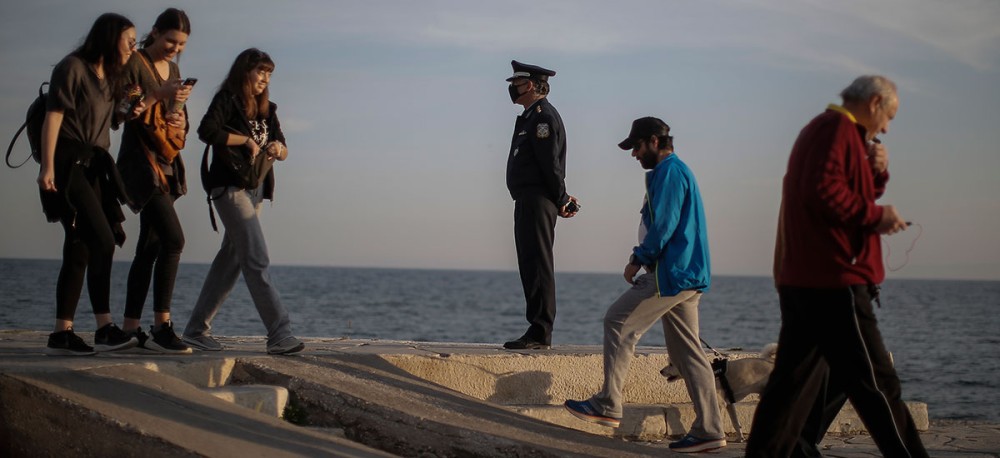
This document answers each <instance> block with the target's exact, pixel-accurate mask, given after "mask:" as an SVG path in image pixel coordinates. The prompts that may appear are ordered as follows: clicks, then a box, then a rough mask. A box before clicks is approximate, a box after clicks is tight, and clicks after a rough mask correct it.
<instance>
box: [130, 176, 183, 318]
mask: <svg viewBox="0 0 1000 458" xmlns="http://www.w3.org/2000/svg"><path fill="white" fill-rule="evenodd" d="M171 181H173V180H171ZM175 199H176V197H175V196H173V195H171V194H167V193H164V192H162V191H154V192H153V195H152V196H150V198H149V201H147V202H146V204H145V205H144V206H143V207H142V211H141V212H140V213H139V240H138V241H137V242H136V245H135V258H133V259H132V267H131V269H129V272H128V291H127V292H126V293H125V318H133V319H137V320H138V319H139V318H141V317H142V309H143V306H144V305H145V303H146V295H147V294H148V293H149V284H150V282H152V283H153V311H154V312H156V313H169V312H170V303H171V301H172V299H173V294H174V281H175V279H176V278H177V266H178V264H179V263H180V260H181V251H183V250H184V231H183V229H182V228H181V222H180V220H179V219H178V218H177V212H176V211H174V200H175Z"/></svg>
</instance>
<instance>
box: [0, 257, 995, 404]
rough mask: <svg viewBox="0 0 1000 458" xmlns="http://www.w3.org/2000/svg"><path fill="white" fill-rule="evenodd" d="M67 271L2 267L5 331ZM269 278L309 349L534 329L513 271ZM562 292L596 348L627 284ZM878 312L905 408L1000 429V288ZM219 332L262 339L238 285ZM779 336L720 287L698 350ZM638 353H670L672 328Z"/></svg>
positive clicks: (938, 285) (580, 332)
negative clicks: (913, 404) (924, 407)
mask: <svg viewBox="0 0 1000 458" xmlns="http://www.w3.org/2000/svg"><path fill="white" fill-rule="evenodd" d="M58 269H59V262H58V261H42V260H30V261H29V260H10V259H0V329H36V330H48V329H50V327H51V326H52V321H53V317H54V314H55V306H54V305H53V302H54V296H55V294H54V292H53V291H54V285H55V279H56V275H57V274H58ZM207 270H208V266H207V265H202V264H182V265H181V268H180V272H179V274H178V280H177V287H176V290H175V293H174V306H173V315H174V318H175V320H176V321H177V322H178V326H179V327H181V328H183V326H184V324H185V323H186V320H187V317H188V316H189V315H190V311H191V308H192V306H193V304H194V301H195V299H196V298H197V295H198V292H199V290H200V288H201V283H202V280H203V279H204V278H205V273H206V272H207ZM127 273H128V264H127V263H116V264H115V266H114V278H113V281H114V284H113V286H112V291H113V297H112V298H113V301H112V302H113V305H112V313H113V314H114V315H115V316H116V321H119V323H120V318H119V317H120V316H121V313H122V311H123V305H122V303H123V301H124V296H125V277H126V275H127ZM272 275H273V277H274V282H275V284H276V285H277V286H278V289H279V291H280V292H281V295H282V299H283V301H284V302H285V304H286V305H287V306H288V308H289V309H290V312H291V314H292V321H293V327H294V329H295V332H296V333H297V334H298V335H301V336H310V337H351V338H362V339H369V338H373V339H390V340H416V341H440V342H497V343H499V342H503V341H505V340H508V339H512V338H515V337H518V336H520V335H521V333H522V332H523V331H524V329H525V327H526V324H525V321H524V318H523V315H524V306H523V299H522V296H521V289H520V283H519V281H518V277H517V274H516V273H515V272H484V271H442V270H392V269H354V268H332V267H288V266H274V267H273V268H272ZM557 285H558V299H559V313H558V315H557V320H556V332H555V335H554V339H553V340H554V342H553V343H554V344H556V345H559V344H591V345H599V344H600V342H601V324H600V321H601V318H602V317H603V314H604V311H605V310H606V309H607V307H608V305H610V304H611V302H613V301H614V299H615V298H617V297H618V295H619V294H621V292H622V291H624V290H625V289H626V287H627V285H626V284H625V283H624V281H623V280H622V279H621V277H620V275H618V274H580V273H563V274H558V275H557ZM882 304H883V307H882V308H881V309H878V310H877V314H878V317H879V320H880V327H881V329H882V332H883V335H884V337H885V340H886V344H887V346H888V347H889V349H890V351H892V352H893V355H894V357H895V360H896V364H897V368H898V370H899V374H900V377H901V379H902V381H903V395H904V398H906V399H907V400H915V401H923V402H926V403H927V404H928V406H929V409H930V415H931V417H932V418H937V419H963V420H985V421H990V422H994V423H997V422H1000V412H998V410H997V408H996V406H998V405H1000V389H998V388H1000V387H998V380H1000V336H998V330H1000V318H998V317H997V313H996V312H997V306H998V305H1000V282H972V281H927V280H890V281H887V282H886V284H885V285H883V301H882ZM151 309H152V305H151V304H150V303H147V309H146V311H145V319H144V321H145V324H146V325H148V324H149V322H150V320H151V316H150V315H151V313H152V312H151ZM89 317H90V303H89V301H88V300H87V299H86V294H84V298H83V299H82V300H81V303H80V307H79V308H78V310H77V321H78V325H77V328H79V329H80V330H86V331H90V330H92V328H93V321H92V320H91V319H90V318H89ZM214 324H215V328H214V330H213V332H216V333H218V334H222V335H262V334H264V333H265V330H264V327H263V325H262V324H261V322H260V319H259V318H258V317H257V313H256V311H255V309H254V308H253V304H252V302H251V300H250V296H249V294H248V292H247V290H246V287H245V285H244V284H243V283H242V281H241V282H240V283H238V284H237V286H236V289H235V290H234V291H233V294H232V296H231V297H230V298H229V301H228V302H227V303H226V305H225V306H224V307H223V309H222V311H221V312H220V313H219V316H218V317H217V318H216V320H215V323H214ZM779 325H780V317H779V312H778V305H777V296H776V294H775V292H774V289H773V287H772V283H771V279H770V278H765V277H717V278H715V279H714V280H713V286H712V290H711V291H710V292H709V293H708V294H706V295H705V297H704V299H703V300H702V304H701V332H702V337H703V338H704V339H705V340H706V341H707V342H708V343H710V344H711V345H712V346H714V347H716V348H734V347H740V348H745V349H748V350H757V349H759V348H760V347H762V346H763V345H764V344H767V343H769V342H773V341H776V340H777V335H778V328H779ZM641 344H642V345H655V346H660V345H663V331H662V329H660V328H659V326H654V327H653V328H652V329H651V330H650V331H649V333H647V334H646V335H645V336H644V337H643V340H642V342H641Z"/></svg>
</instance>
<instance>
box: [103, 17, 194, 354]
mask: <svg viewBox="0 0 1000 458" xmlns="http://www.w3.org/2000/svg"><path fill="white" fill-rule="evenodd" d="M190 33H191V22H190V21H189V20H188V16H187V14H186V13H185V12H184V11H182V10H179V9H176V8H168V9H167V10H166V11H164V12H163V13H161V14H160V15H159V16H158V17H157V18H156V22H155V23H154V24H153V30H152V31H150V32H149V34H148V35H146V37H145V38H144V39H143V40H142V48H141V49H139V51H137V52H135V53H133V54H132V58H131V59H129V61H128V64H126V66H125V78H126V82H127V84H128V85H129V86H133V85H136V86H138V87H139V88H141V90H142V93H143V94H146V101H145V102H146V106H147V107H148V108H147V110H150V111H148V112H147V113H145V114H144V116H142V117H140V118H139V119H135V120H133V121H129V122H127V123H125V129H124V132H122V145H121V148H120V149H119V150H118V170H119V171H121V175H122V179H123V180H124V182H125V188H126V190H127V191H128V193H129V196H130V197H131V198H132V204H133V209H132V210H133V211H136V212H138V213H139V239H138V240H137V241H136V245H135V258H133V260H132V267H131V269H129V273H128V290H127V292H126V294H125V320H124V322H123V324H122V327H123V328H124V329H125V332H128V333H129V334H132V335H135V336H136V337H137V338H138V339H139V346H141V347H144V348H147V349H150V350H153V351H158V352H161V353H172V354H186V353H191V348H190V347H188V346H187V345H185V344H184V342H181V339H180V338H178V337H177V334H175V333H174V328H173V323H172V322H171V321H170V303H171V301H172V298H173V292H174V280H175V279H176V277H177V265H178V264H179V263H180V259H181V251H182V250H183V249H184V231H183V229H182V228H181V223H180V220H179V219H178V218H177V212H176V211H175V210H174V201H175V200H177V199H178V198H179V197H180V196H182V195H184V194H185V193H187V183H186V180H185V170H184V160H183V159H182V158H181V155H180V149H181V148H183V142H181V144H179V145H177V144H171V143H164V142H162V141H157V139H156V138H155V136H154V135H153V134H152V133H151V132H150V131H149V126H150V125H152V124H155V123H156V122H160V121H165V122H170V123H173V124H174V125H175V126H176V127H177V129H178V132H181V133H186V132H187V128H188V123H187V113H186V111H187V110H186V109H185V108H184V102H185V101H187V98H188V96H189V95H190V94H191V86H188V85H184V84H183V83H182V82H181V79H180V76H181V73H180V68H179V67H178V66H177V63H176V62H174V60H175V59H176V58H177V57H179V56H180V54H181V53H182V52H184V48H185V46H186V45H187V41H188V35H190ZM154 118H156V119H154ZM158 118H162V120H161V119H158ZM181 140H183V137H181ZM151 282H152V283H153V324H154V326H151V327H150V329H149V335H147V334H146V333H145V332H143V331H142V327H141V326H140V322H139V320H140V318H141V317H142V309H143V306H144V305H145V303H146V296H147V294H148V293H149V285H150V283H151Z"/></svg>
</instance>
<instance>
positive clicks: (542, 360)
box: [383, 350, 753, 405]
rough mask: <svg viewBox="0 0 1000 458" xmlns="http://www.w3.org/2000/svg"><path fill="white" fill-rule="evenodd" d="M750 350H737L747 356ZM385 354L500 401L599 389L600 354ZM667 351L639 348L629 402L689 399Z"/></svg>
mask: <svg viewBox="0 0 1000 458" xmlns="http://www.w3.org/2000/svg"><path fill="white" fill-rule="evenodd" d="M748 355H753V354H750V353H747V354H738V355H737V354H734V355H733V356H734V357H746V356H748ZM383 358H384V359H385V360H386V361H388V362H390V363H392V364H393V365H395V366H396V367H398V368H400V369H402V370H405V371H407V372H409V373H410V374H413V375H414V376H417V377H420V378H422V379H425V380H428V381H431V382H434V383H437V384H440V385H442V386H446V387H448V388H450V389H452V390H455V391H458V392H460V393H462V394H465V395H468V396H472V397H474V398H476V399H481V400H484V401H490V402H493V403H495V404H500V405H546V404H548V405H561V404H562V403H563V401H565V400H567V399H586V398H588V397H590V396H591V395H593V394H594V393H596V392H598V391H600V390H601V385H602V383H603V380H604V359H603V356H602V355H601V354H600V353H592V352H591V353H583V352H579V353H578V352H565V351H559V352H556V351H550V352H524V353H518V352H499V353H493V354H489V353H481V354H445V355H427V354H386V355H383ZM668 363H669V359H668V357H667V355H666V352H665V350H646V351H638V352H636V355H635V357H634V359H633V360H632V363H631V365H630V366H629V373H628V376H627V377H626V380H625V389H624V391H623V393H622V394H623V396H624V398H625V402H626V403H628V404H674V403H681V402H686V401H687V400H688V395H687V388H686V387H685V385H684V382H683V381H679V382H674V383H667V381H666V379H664V378H663V376H661V375H660V369H662V368H663V367H664V366H666V365H667V364H668Z"/></svg>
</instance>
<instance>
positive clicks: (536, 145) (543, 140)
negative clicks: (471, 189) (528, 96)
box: [507, 99, 569, 208]
mask: <svg viewBox="0 0 1000 458" xmlns="http://www.w3.org/2000/svg"><path fill="white" fill-rule="evenodd" d="M565 180H566V130H565V129H564V128H563V122H562V118H561V117H560V116H559V112H558V111H556V109H555V107H553V106H552V104H550V103H549V101H548V99H541V100H539V101H538V102H535V104H534V105H532V106H530V107H528V109H527V110H525V112H524V113H522V114H521V115H520V116H518V117H517V121H515V123H514V136H513V137H512V138H511V141H510V155H509V156H507V190H508V191H510V196H511V197H512V198H514V200H517V199H519V198H521V197H523V196H526V195H529V194H537V193H541V194H542V195H544V196H546V197H548V198H549V199H550V200H551V201H552V202H553V203H555V204H556V207H559V208H562V206H563V205H565V204H566V202H569V195H567V194H566V182H565Z"/></svg>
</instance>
